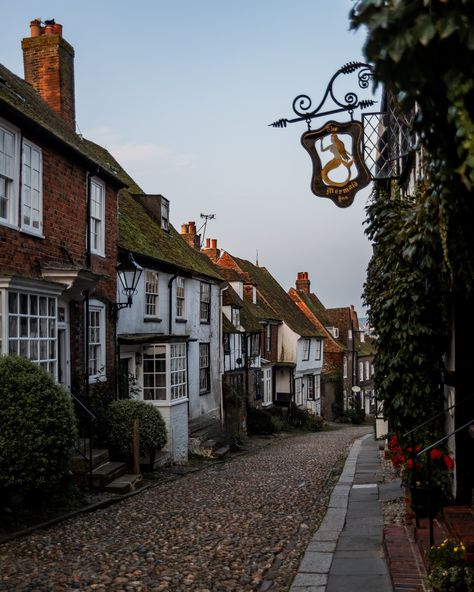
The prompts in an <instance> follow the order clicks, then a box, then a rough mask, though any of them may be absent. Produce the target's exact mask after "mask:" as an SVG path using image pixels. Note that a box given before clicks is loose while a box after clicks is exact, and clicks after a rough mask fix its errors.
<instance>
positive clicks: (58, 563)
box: [0, 426, 372, 592]
mask: <svg viewBox="0 0 474 592" xmlns="http://www.w3.org/2000/svg"><path fill="white" fill-rule="evenodd" d="M371 430H372V428H371V427H367V426H341V428H340V429H337V430H332V431H327V432H318V433H311V434H304V435H301V436H296V437H287V438H282V439H279V440H274V441H272V444H271V445H269V446H266V447H265V448H262V449H260V450H259V451H258V452H256V453H254V454H249V455H245V456H241V457H238V458H235V459H234V460H231V461H229V462H224V463H221V464H216V465H212V466H209V467H207V468H205V469H203V470H201V471H198V472H195V473H191V474H187V475H185V476H184V477H182V478H180V479H178V480H177V481H173V482H169V483H166V484H161V485H158V486H157V487H153V488H151V489H148V490H147V491H144V492H143V493H141V494H139V495H137V496H135V497H133V498H129V499H127V500H124V501H123V502H121V503H119V504H117V505H115V506H111V507H109V508H107V509H103V510H100V511H98V512H94V513H91V514H84V515H80V516H77V517H75V518H72V519H70V520H67V521H65V522H62V523H60V524H57V525H55V526H53V527H51V528H48V529H45V530H40V531H37V532H35V533H33V534H30V535H28V536H25V537H23V538H20V539H17V540H13V541H10V542H8V543H5V544H3V545H0V590H1V591H2V592H4V591H9V592H10V591H14V592H62V591H68V592H69V591H73V590H84V591H89V590H100V591H107V592H108V591H114V592H119V591H120V592H128V591H136V592H145V591H147V592H148V591H150V592H161V591H169V592H185V591H193V592H250V591H255V592H266V591H268V590H270V591H271V592H283V591H285V592H286V591H288V589H289V587H290V585H291V582H292V580H293V578H294V576H295V574H296V570H297V568H298V565H299V564H300V562H301V558H302V556H303V554H304V552H305V550H306V548H307V546H308V544H309V542H310V540H311V535H312V533H314V532H315V531H316V529H317V528H318V526H319V525H320V523H321V521H322V519H323V517H324V515H325V513H326V509H327V506H328V502H329V498H330V496H331V491H332V489H333V487H334V485H335V483H336V482H337V479H338V474H339V472H340V470H341V468H342V466H343V464H344V461H345V459H346V456H347V454H348V451H349V449H350V447H351V444H352V443H353V442H354V440H356V439H357V438H359V437H360V436H362V435H364V434H367V433H368V432H370V431H371ZM346 590H351V588H347V589H346Z"/></svg>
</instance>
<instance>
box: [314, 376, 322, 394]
mask: <svg viewBox="0 0 474 592" xmlns="http://www.w3.org/2000/svg"><path fill="white" fill-rule="evenodd" d="M320 398H321V374H315V375H314V400H315V401H317V400H318V399H320Z"/></svg>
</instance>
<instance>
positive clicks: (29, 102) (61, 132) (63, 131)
mask: <svg viewBox="0 0 474 592" xmlns="http://www.w3.org/2000/svg"><path fill="white" fill-rule="evenodd" d="M0 106H1V110H2V115H3V116H8V115H9V114H13V115H14V116H15V117H16V118H19V119H20V120H24V121H25V122H26V123H27V124H28V126H31V127H33V128H36V129H37V131H38V132H39V133H43V134H46V135H47V136H49V137H50V138H52V139H53V140H54V141H56V142H58V141H59V142H60V143H61V145H62V148H63V149H65V148H66V149H69V150H72V151H73V152H75V153H76V154H77V155H78V156H80V157H81V158H83V159H84V160H85V161H86V162H88V164H89V166H91V165H93V166H95V167H97V166H99V167H101V169H102V170H103V171H104V173H105V175H106V176H107V178H108V179H109V180H110V179H116V181H117V183H119V184H122V183H121V179H120V175H119V171H118V170H117V169H115V167H114V162H115V161H114V159H113V158H112V157H110V155H109V153H108V152H107V151H106V150H104V149H100V150H99V148H100V147H98V146H97V144H94V143H93V142H89V141H88V140H86V139H84V138H82V136H80V135H79V134H76V132H75V131H74V130H72V129H71V128H70V127H69V125H68V124H67V123H66V122H65V121H64V120H63V119H62V117H61V116H60V115H58V114H57V113H56V112H55V111H54V110H53V109H51V108H50V107H49V105H48V104H47V103H46V102H45V101H44V100H43V99H42V98H41V97H40V95H39V94H38V93H37V92H36V90H35V89H34V88H33V87H32V86H31V85H30V84H28V83H27V82H26V81H25V80H23V79H22V78H20V77H19V76H16V75H15V74H13V72H10V70H8V69H7V68H5V66H2V65H1V64H0ZM107 155H108V156H109V157H110V158H107Z"/></svg>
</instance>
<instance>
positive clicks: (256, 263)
mask: <svg viewBox="0 0 474 592" xmlns="http://www.w3.org/2000/svg"><path fill="white" fill-rule="evenodd" d="M255 265H256V266H257V267H260V265H259V264H258V249H257V258H256V261H255Z"/></svg>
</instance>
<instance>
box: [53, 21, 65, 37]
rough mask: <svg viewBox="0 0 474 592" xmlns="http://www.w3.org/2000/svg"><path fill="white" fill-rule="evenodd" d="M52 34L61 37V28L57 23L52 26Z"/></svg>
mask: <svg viewBox="0 0 474 592" xmlns="http://www.w3.org/2000/svg"><path fill="white" fill-rule="evenodd" d="M53 33H54V34H55V35H59V36H60V37H62V34H63V26H62V25H60V24H59V23H54V25H53Z"/></svg>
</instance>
